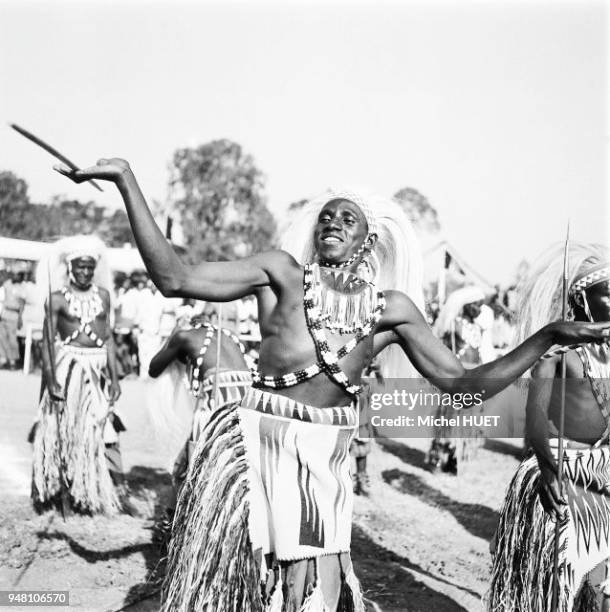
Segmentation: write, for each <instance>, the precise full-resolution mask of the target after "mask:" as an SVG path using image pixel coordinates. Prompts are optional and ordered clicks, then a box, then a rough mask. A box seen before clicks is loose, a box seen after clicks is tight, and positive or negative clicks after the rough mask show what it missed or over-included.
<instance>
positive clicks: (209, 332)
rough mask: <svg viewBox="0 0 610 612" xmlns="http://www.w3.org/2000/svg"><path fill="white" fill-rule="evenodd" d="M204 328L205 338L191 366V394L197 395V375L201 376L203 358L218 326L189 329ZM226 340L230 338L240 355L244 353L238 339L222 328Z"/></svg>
mask: <svg viewBox="0 0 610 612" xmlns="http://www.w3.org/2000/svg"><path fill="white" fill-rule="evenodd" d="M201 328H204V329H205V330H206V332H205V337H204V339H203V343H202V345H201V348H200V349H199V354H198V355H197V358H196V359H195V363H194V364H193V373H192V376H191V384H190V388H191V391H192V392H193V393H195V394H196V393H197V392H198V391H199V388H200V386H201V380H200V379H199V375H200V374H201V366H202V365H203V357H204V355H205V354H206V353H207V351H208V348H209V346H210V343H211V342H212V338H214V334H215V333H216V334H217V333H218V326H217V325H212V324H211V323H196V324H195V325H193V326H192V327H191V329H201ZM220 331H221V332H222V333H223V334H224V335H225V336H227V338H231V340H233V342H234V343H235V344H236V345H237V346H238V347H239V350H240V351H241V352H242V355H245V353H246V347H245V346H244V345H243V344H242V343H241V341H240V339H239V338H238V337H237V336H236V335H235V334H234V333H233V332H232V331H230V330H228V329H225V328H224V327H223V328H222V329H221V330H220Z"/></svg>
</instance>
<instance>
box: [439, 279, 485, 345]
mask: <svg viewBox="0 0 610 612" xmlns="http://www.w3.org/2000/svg"><path fill="white" fill-rule="evenodd" d="M484 299H485V292H484V291H483V289H481V288H480V287H477V286H476V285H470V286H468V287H461V288H460V289H456V290H455V291H454V292H453V293H451V294H449V297H448V298H447V301H446V302H445V303H444V304H443V307H442V308H441V311H440V313H439V315H438V318H437V319H436V321H435V323H434V333H435V334H436V335H437V336H438V337H439V338H442V337H443V336H444V335H445V334H447V333H449V332H450V331H451V329H452V323H453V322H454V321H455V319H456V318H457V317H458V316H459V315H460V314H462V310H463V308H464V306H466V304H472V303H473V302H480V301H481V300H484Z"/></svg>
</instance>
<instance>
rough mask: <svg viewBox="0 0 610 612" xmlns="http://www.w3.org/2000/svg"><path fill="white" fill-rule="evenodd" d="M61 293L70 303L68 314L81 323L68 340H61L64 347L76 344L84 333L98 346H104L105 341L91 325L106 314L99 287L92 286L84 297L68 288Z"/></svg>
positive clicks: (63, 288)
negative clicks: (99, 316) (103, 313)
mask: <svg viewBox="0 0 610 612" xmlns="http://www.w3.org/2000/svg"><path fill="white" fill-rule="evenodd" d="M61 293H62V295H63V296H64V298H65V300H66V302H67V303H68V313H69V314H70V315H72V316H73V317H75V318H77V319H78V321H79V326H78V328H77V329H75V330H74V331H73V332H72V333H71V334H70V335H69V336H68V337H67V338H64V339H63V340H61V343H62V344H63V345H68V344H70V343H72V342H74V341H75V340H76V339H77V338H78V336H79V335H80V334H81V333H83V334H85V335H86V336H87V337H89V338H90V339H91V340H92V341H93V342H94V343H95V345H96V346H99V347H101V346H104V340H103V339H102V338H100V337H99V336H98V335H97V334H96V333H95V331H94V330H93V328H92V327H91V323H92V322H93V321H95V319H96V318H97V317H98V315H100V314H101V313H102V312H104V303H103V302H102V298H101V297H100V292H99V289H98V287H97V285H91V291H89V292H87V293H86V294H84V295H81V294H77V293H72V291H70V289H69V288H68V287H62V288H61Z"/></svg>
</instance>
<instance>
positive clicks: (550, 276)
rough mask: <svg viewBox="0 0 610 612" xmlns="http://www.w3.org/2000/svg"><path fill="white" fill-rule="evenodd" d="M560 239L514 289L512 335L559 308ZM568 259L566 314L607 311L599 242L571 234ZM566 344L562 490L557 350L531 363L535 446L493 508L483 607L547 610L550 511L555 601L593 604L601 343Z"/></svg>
mask: <svg viewBox="0 0 610 612" xmlns="http://www.w3.org/2000/svg"><path fill="white" fill-rule="evenodd" d="M563 248H564V247H563V245H557V247H555V248H554V249H552V250H551V251H550V252H549V253H547V254H546V256H545V257H544V258H543V259H542V260H541V261H540V262H539V264H538V265H537V266H536V267H535V269H534V270H532V272H531V275H530V278H529V279H528V281H527V282H526V284H525V286H524V287H523V289H522V294H521V305H520V308H519V313H518V320H517V322H518V333H519V338H525V337H527V336H528V335H530V334H532V333H534V332H536V330H538V329H540V328H541V327H543V326H544V325H545V324H547V323H548V322H549V321H554V320H557V319H558V318H559V317H560V316H561V311H562V285H563ZM568 261H569V271H568V278H569V282H568V286H569V291H568V294H569V309H570V317H571V318H573V319H574V320H575V321H583V322H584V321H586V322H606V321H610V253H609V252H608V249H607V248H606V247H603V246H601V245H592V244H579V243H575V244H572V245H571V247H570V251H569V255H568ZM571 348H572V349H573V350H570V351H569V352H568V353H567V354H566V365H567V374H566V376H567V383H566V396H565V406H566V411H565V439H564V447H565V454H564V464H563V473H564V476H565V479H566V482H565V489H564V490H565V497H564V498H562V497H561V496H560V493H559V483H558V480H557V464H556V462H557V448H558V440H557V435H558V430H557V428H558V419H559V411H560V404H561V386H560V384H558V383H557V381H558V380H559V379H560V377H561V367H560V363H561V356H560V354H558V353H557V352H555V354H551V355H550V356H549V358H547V359H543V360H541V361H539V362H538V363H537V364H536V365H535V367H534V368H533V369H532V373H531V375H532V378H531V383H530V386H529V394H528V400H527V408H526V410H527V419H526V428H527V438H528V440H529V442H530V444H531V445H532V447H533V450H534V456H531V457H530V458H529V459H526V460H525V461H523V463H522V464H521V465H520V466H519V469H518V470H517V473H516V474H515V476H514V477H513V479H512V481H511V483H510V485H509V487H508V491H507V493H506V498H505V501H504V506H503V508H502V511H501V514H500V521H499V526H498V531H497V534H496V538H495V551H494V553H493V570H492V583H491V589H490V593H489V601H488V610H489V611H490V612H523V611H524V610H529V611H531V612H551V610H552V608H551V600H552V585H553V561H554V539H555V525H556V521H557V520H560V521H561V532H560V546H559V550H560V554H561V558H560V563H559V579H560V582H559V584H560V587H559V594H560V595H559V607H558V610H561V611H562V612H563V611H566V612H567V611H570V610H572V609H575V610H579V611H580V610H587V611H588V610H597V609H598V608H597V604H596V603H595V601H594V600H595V597H596V596H595V594H594V593H593V594H592V593H591V592H590V591H591V582H592V581H589V580H587V575H588V573H589V572H591V571H592V570H593V569H594V568H595V567H596V566H597V565H598V564H599V563H604V564H607V563H608V561H609V557H610V530H609V525H610V446H609V435H610V353H609V350H608V345H607V344H597V345H596V344H589V345H579V346H575V347H571ZM604 569H605V576H606V581H605V583H604V584H603V585H602V587H601V589H599V588H598V591H599V590H601V593H600V594H599V595H598V597H601V598H603V600H604V606H605V607H604V608H603V609H604V610H610V581H608V578H609V576H608V571H607V568H604ZM602 579H603V574H602ZM600 582H601V580H597V584H596V586H598V587H599V583H600ZM583 584H584V588H583V589H582V590H581V596H580V597H579V601H578V603H577V604H576V605H575V603H574V601H575V597H576V594H577V592H578V590H579V588H580V587H582V586H583ZM591 595H593V597H592V596H591ZM587 602H588V604H592V605H593V607H587ZM581 606H584V607H581Z"/></svg>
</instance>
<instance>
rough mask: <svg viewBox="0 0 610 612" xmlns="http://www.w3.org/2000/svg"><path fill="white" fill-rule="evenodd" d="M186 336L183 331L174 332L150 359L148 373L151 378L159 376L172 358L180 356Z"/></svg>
mask: <svg viewBox="0 0 610 612" xmlns="http://www.w3.org/2000/svg"><path fill="white" fill-rule="evenodd" d="M185 343H186V337H185V334H184V332H183V331H176V332H174V333H173V334H172V335H171V336H170V337H169V338H168V339H167V340H166V342H165V344H164V345H163V347H162V348H161V350H160V351H159V352H158V353H157V354H156V355H155V356H154V357H153V358H152V359H151V360H150V365H149V366H148V375H149V376H150V377H151V378H157V376H160V375H161V373H162V372H163V370H165V368H167V366H168V365H169V364H170V363H171V362H172V361H173V360H174V359H178V358H180V356H181V355H182V352H183V350H184V346H185Z"/></svg>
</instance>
